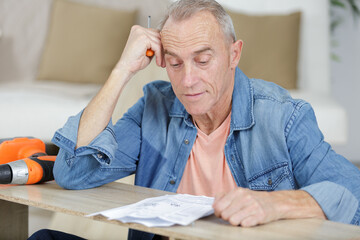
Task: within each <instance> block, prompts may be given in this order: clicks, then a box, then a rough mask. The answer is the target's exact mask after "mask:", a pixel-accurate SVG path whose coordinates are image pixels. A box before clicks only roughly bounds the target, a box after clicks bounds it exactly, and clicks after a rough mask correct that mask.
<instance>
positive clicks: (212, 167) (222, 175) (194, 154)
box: [177, 113, 237, 197]
mask: <svg viewBox="0 0 360 240" xmlns="http://www.w3.org/2000/svg"><path fill="white" fill-rule="evenodd" d="M230 120H231V113H230V114H229V116H227V118H226V119H225V121H224V122H223V123H222V124H221V125H220V126H219V127H218V128H217V129H216V130H215V131H214V132H212V133H211V134H210V135H206V134H205V133H203V132H202V131H201V130H200V129H199V128H198V127H197V129H198V133H197V137H196V140H195V143H194V146H193V148H192V150H191V153H190V156H189V159H188V161H187V164H186V166H185V170H184V174H183V176H182V179H181V182H180V185H179V187H178V189H177V193H187V194H193V195H205V196H209V197H214V196H215V195H216V194H217V193H220V192H228V191H230V190H232V189H234V188H236V187H237V185H236V183H235V180H234V178H233V176H232V174H231V172H230V169H229V166H228V164H227V162H226V159H225V153H224V147H225V143H226V139H227V137H228V135H229V132H230ZM195 125H196V124H195Z"/></svg>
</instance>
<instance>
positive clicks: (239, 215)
mask: <svg viewBox="0 0 360 240" xmlns="http://www.w3.org/2000/svg"><path fill="white" fill-rule="evenodd" d="M213 208H214V212H215V215H216V216H217V217H220V218H222V219H224V220H226V221H228V222H229V223H230V224H232V225H235V226H238V225H241V226H243V227H252V226H256V225H259V224H264V223H268V222H272V221H275V220H279V219H296V218H311V217H316V218H321V219H326V217H325V215H324V213H323V211H322V210H321V208H320V206H319V205H318V204H317V202H316V201H315V200H314V199H313V198H312V197H311V196H310V195H309V194H308V193H307V192H305V191H301V190H290V191H275V192H265V191H253V190H250V189H246V188H236V189H234V190H232V191H230V192H228V193H220V194H218V195H217V196H216V197H215V201H214V204H213Z"/></svg>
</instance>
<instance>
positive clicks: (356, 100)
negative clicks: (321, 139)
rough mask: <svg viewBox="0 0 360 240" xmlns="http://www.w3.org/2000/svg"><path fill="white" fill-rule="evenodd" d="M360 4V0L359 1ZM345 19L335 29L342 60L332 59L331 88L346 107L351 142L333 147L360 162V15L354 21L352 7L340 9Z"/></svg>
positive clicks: (338, 50) (338, 52)
mask: <svg viewBox="0 0 360 240" xmlns="http://www.w3.org/2000/svg"><path fill="white" fill-rule="evenodd" d="M357 3H358V5H360V1H357ZM336 14H339V15H340V14H341V16H342V17H343V22H342V23H341V24H340V25H339V26H338V27H337V28H336V29H335V31H334V34H333V40H335V41H336V42H337V44H338V46H334V47H332V52H333V53H335V54H336V55H338V56H339V58H340V62H336V61H332V62H331V80H332V82H331V89H332V94H333V96H334V97H335V98H336V100H337V101H338V102H339V103H340V104H341V105H342V106H344V107H345V109H346V111H347V114H348V119H349V125H348V131H349V132H348V143H347V144H346V145H345V146H333V147H334V149H335V151H337V152H338V153H340V154H342V155H344V156H345V157H346V158H348V159H349V160H350V161H352V162H354V163H356V164H360V18H358V19H357V20H356V21H354V18H353V16H352V15H351V13H350V11H349V10H342V9H339V10H337V11H336Z"/></svg>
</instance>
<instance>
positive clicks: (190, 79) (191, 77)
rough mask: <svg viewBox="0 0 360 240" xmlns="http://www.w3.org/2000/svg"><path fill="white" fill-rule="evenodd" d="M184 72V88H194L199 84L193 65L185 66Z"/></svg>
mask: <svg viewBox="0 0 360 240" xmlns="http://www.w3.org/2000/svg"><path fill="white" fill-rule="evenodd" d="M183 71H184V73H183V74H184V75H183V78H182V84H183V86H184V87H192V86H194V85H195V84H196V82H197V76H196V73H195V71H194V69H193V67H192V66H191V64H187V65H184V68H183Z"/></svg>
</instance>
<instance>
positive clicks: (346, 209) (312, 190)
mask: <svg viewBox="0 0 360 240" xmlns="http://www.w3.org/2000/svg"><path fill="white" fill-rule="evenodd" d="M301 190H304V191H306V192H307V193H309V194H310V195H311V196H312V197H313V198H314V199H315V200H316V201H317V203H318V204H319V205H320V207H321V208H322V210H323V212H324V213H325V215H326V217H327V218H328V219H329V220H331V221H336V222H342V223H348V224H349V223H352V222H354V220H355V219H354V217H355V213H356V212H357V210H358V207H359V202H358V200H357V199H356V197H355V196H354V195H353V194H352V193H351V192H350V191H349V190H348V189H347V188H345V187H343V186H341V185H338V184H336V183H333V182H329V181H324V182H319V183H315V184H312V185H309V186H306V187H303V188H301Z"/></svg>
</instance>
